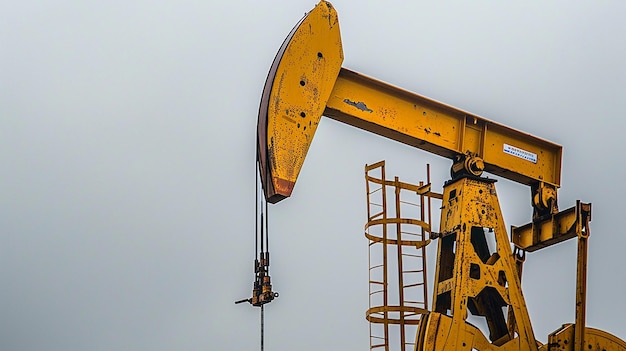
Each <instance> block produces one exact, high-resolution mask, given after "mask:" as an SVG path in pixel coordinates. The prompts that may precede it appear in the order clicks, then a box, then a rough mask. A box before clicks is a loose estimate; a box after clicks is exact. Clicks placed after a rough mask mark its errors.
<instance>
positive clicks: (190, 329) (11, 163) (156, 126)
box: [0, 0, 626, 351]
mask: <svg viewBox="0 0 626 351" xmlns="http://www.w3.org/2000/svg"><path fill="white" fill-rule="evenodd" d="M314 5H315V2H314V1H310V0H307V1H304V0H299V1H280V2H267V1H266V2H263V1H212V2H206V1H176V2H174V1H106V2H98V1H76V0H65V1H54V2H53V1H28V0H25V1H14V2H8V1H5V2H2V3H0V165H1V170H0V282H1V283H0V349H2V350H16V351H17V350H19V351H24V350H94V351H95V350H172V349H178V350H235V349H238V350H254V349H258V344H259V332H258V316H259V312H258V309H255V308H252V307H250V306H243V305H238V306H235V305H234V304H233V301H234V300H236V299H240V298H246V297H248V296H249V295H250V289H251V286H252V279H253V274H252V260H253V258H254V242H253V237H254V212H255V211H254V187H255V185H254V176H255V164H254V160H255V155H254V150H255V127H256V114H257V109H258V103H259V99H260V94H261V90H262V87H263V83H264V81H265V78H266V75H267V72H268V69H269V66H270V64H271V62H272V59H273V58H274V55H275V53H276V51H277V50H278V48H279V46H280V44H281V42H282V40H283V39H284V38H285V36H286V35H287V33H288V32H289V31H290V30H291V28H292V27H293V25H295V23H296V22H297V21H298V20H299V19H300V18H301V17H302V15H303V14H304V12H305V11H308V10H310V9H311V8H313V6H314ZM334 5H335V7H336V8H337V11H338V13H339V19H340V23H341V29H342V37H343V45H344V53H345V61H344V67H348V68H351V69H354V70H357V71H360V72H362V73H365V74H367V75H370V76H373V77H376V78H378V79H381V80H384V81H387V82H389V83H392V84H394V85H398V86H401V87H403V88H406V89H408V90H412V91H415V92H418V93H420V94H423V95H426V96H429V97H431V98H434V99H436V100H440V101H443V102H445V103H447V104H450V105H453V106H456V107H459V108H462V109H465V110H468V111H471V112H473V113H476V114H479V115H481V116H484V117H485V118H488V119H491V120H494V121H497V122H499V123H502V124H505V125H508V126H511V127H514V128H516V129H519V130H523V131H525V132H528V133H531V134H534V135H537V136H540V137H542V138H545V139H548V140H551V141H553V142H556V143H559V144H561V145H563V147H564V155H563V171H562V174H563V177H562V189H561V190H560V193H559V195H560V201H559V202H560V207H561V208H562V209H565V208H567V207H570V206H572V205H573V204H574V203H575V200H576V199H582V200H583V201H589V202H592V203H593V221H592V232H591V235H592V237H591V241H590V250H589V281H588V314H587V316H588V325H589V326H593V327H596V328H600V329H603V330H606V331H609V332H611V333H614V334H616V335H617V336H619V337H621V338H626V327H625V326H624V325H625V323H624V317H623V316H624V314H626V302H624V301H625V300H624V298H623V296H624V289H625V284H626V283H624V281H625V278H626V273H624V271H625V270H624V264H623V256H622V255H623V252H624V247H626V238H625V236H624V234H623V232H622V229H621V228H622V227H623V220H624V205H623V199H624V197H625V196H626V187H625V186H624V185H623V180H624V176H625V175H626V174H625V173H626V168H625V165H624V161H623V159H624V151H626V147H625V145H626V143H625V141H624V127H625V125H626V122H624V118H623V113H624V111H625V110H626V70H625V64H624V62H626V44H625V41H624V33H625V31H626V21H624V20H623V18H624V14H625V13H626V3H624V2H621V1H594V2H591V1H552V2H538V1H536V2H527V1H511V2H506V3H505V2H491V1H474V2H471V3H470V2H437V3H436V4H434V3H433V2H426V1H412V2H401V1H384V2H383V1H347V0H344V1H342V0H337V1H335V2H334ZM381 159H386V160H387V163H388V174H390V175H399V176H401V178H402V179H405V180H406V181H418V180H419V179H423V178H424V176H423V175H424V169H425V164H426V163H430V164H431V165H432V169H433V170H432V174H433V183H434V187H435V190H438V191H441V185H442V184H443V182H444V181H445V180H446V178H447V174H448V167H449V165H450V163H449V161H447V160H445V159H440V158H437V157H434V156H431V155H429V154H427V153H424V152H421V151H417V150H413V149H411V148H409V147H407V146H404V145H400V144H397V143H395V142H391V141H387V140H384V139H382V138H380V137H377V136H374V135H371V134H368V133H365V132H362V131H359V130H357V129H355V128H352V127H349V126H346V125H342V124H339V123H337V122H334V121H332V120H330V119H323V120H322V122H321V124H320V126H319V129H318V131H317V135H316V137H315V140H314V142H313V145H312V147H311V149H310V151H309V155H308V157H307V160H306V162H305V165H304V169H303V170H302V173H301V175H300V178H299V181H298V184H297V185H296V188H295V191H294V194H293V198H291V199H289V200H286V201H284V202H282V203H280V204H278V205H276V206H272V208H271V210H270V230H271V240H272V246H271V251H272V267H271V269H272V271H271V273H272V277H273V279H274V287H275V290H277V291H279V292H280V293H281V297H280V298H279V299H278V300H277V301H276V302H273V303H272V304H271V305H269V306H268V307H267V308H266V340H265V341H266V349H267V350H288V349H298V350H302V351H306V350H319V349H336V350H340V349H350V350H365V349H367V347H368V338H367V336H368V327H367V322H366V321H365V319H364V312H365V309H366V308H367V241H366V239H365V238H364V237H363V234H362V227H363V224H364V223H365V216H366V213H365V190H364V180H363V166H364V164H366V163H373V162H376V161H379V160H381ZM497 186H498V190H499V195H500V202H501V204H502V207H503V211H504V216H505V220H506V221H507V225H511V224H514V225H520V224H524V223H526V222H528V221H529V219H530V213H531V210H530V206H529V191H528V190H527V189H526V188H525V187H523V186H520V185H516V184H512V183H511V182H509V181H505V180H502V181H500V182H498V183H497ZM434 247H435V245H431V250H430V251H431V253H433V251H432V249H434ZM575 248H576V246H575V242H574V241H571V242H567V243H563V244H560V245H557V246H555V247H553V248H550V249H547V250H544V251H545V252H538V253H534V254H530V255H528V259H527V262H526V265H525V269H524V277H523V287H524V294H525V298H526V302H527V305H528V309H529V311H530V316H531V318H532V320H533V326H534V330H535V334H536V336H537V338H538V339H539V340H541V341H543V342H545V341H547V335H548V334H549V333H550V332H551V331H553V330H555V329H557V328H558V327H559V326H560V325H561V324H562V323H566V322H573V320H574V275H575V258H576V250H575ZM430 258H431V266H430V268H431V270H432V269H433V267H432V266H433V265H432V259H434V255H431V256H430ZM431 277H432V274H431Z"/></svg>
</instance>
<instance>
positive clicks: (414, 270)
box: [402, 269, 424, 273]
mask: <svg viewBox="0 0 626 351" xmlns="http://www.w3.org/2000/svg"><path fill="white" fill-rule="evenodd" d="M423 271H424V270H423V269H413V270H410V271H402V273H420V272H423Z"/></svg>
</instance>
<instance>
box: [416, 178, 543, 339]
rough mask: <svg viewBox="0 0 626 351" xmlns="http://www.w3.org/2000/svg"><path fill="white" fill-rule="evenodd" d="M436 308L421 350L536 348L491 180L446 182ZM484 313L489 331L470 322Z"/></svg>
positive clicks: (470, 179) (436, 277)
mask: <svg viewBox="0 0 626 351" xmlns="http://www.w3.org/2000/svg"><path fill="white" fill-rule="evenodd" d="M440 226H441V231H442V232H445V233H446V235H445V236H443V237H441V238H440V239H439V242H438V248H437V269H436V273H435V287H436V291H435V294H434V301H433V312H432V313H431V318H429V323H435V322H436V323H437V325H436V326H435V325H432V326H428V327H426V328H427V331H425V332H423V333H420V334H418V335H420V336H419V338H418V341H417V345H418V349H422V350H471V349H477V350H536V349H537V342H536V339H535V336H534V333H533V330H532V326H531V323H530V317H529V315H528V311H527V309H526V303H525V301H524V297H523V294H522V290H521V282H520V280H519V276H518V265H517V263H516V259H515V257H514V256H513V253H512V251H511V247H510V244H509V240H508V235H507V233H506V229H505V225H504V221H503V220H502V213H501V211H500V205H499V203H498V199H497V195H496V191H495V184H494V182H492V181H488V180H483V179H477V178H471V177H465V178H461V179H458V180H456V181H452V182H449V183H447V184H446V185H445V187H444V195H443V202H442V208H441V221H440ZM470 315H472V316H474V317H479V318H484V321H485V322H486V327H487V329H488V335H483V333H482V332H481V331H480V330H479V329H477V328H476V327H474V326H473V325H472V324H471V323H470V322H468V318H469V316H470Z"/></svg>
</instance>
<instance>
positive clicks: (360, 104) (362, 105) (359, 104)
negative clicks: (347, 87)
mask: <svg viewBox="0 0 626 351" xmlns="http://www.w3.org/2000/svg"><path fill="white" fill-rule="evenodd" d="M343 102H345V103H346V104H348V105H351V106H354V107H356V108H358V109H359V110H361V111H365V112H369V113H372V112H374V110H372V109H369V108H367V105H365V103H364V102H361V101H359V102H354V101H350V100H348V99H344V100H343Z"/></svg>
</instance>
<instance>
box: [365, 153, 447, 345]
mask: <svg viewBox="0 0 626 351" xmlns="http://www.w3.org/2000/svg"><path fill="white" fill-rule="evenodd" d="M427 179H430V174H429V168H428V167H427ZM365 184H366V194H367V210H368V221H367V223H366V224H365V228H364V229H365V237H366V238H367V239H368V242H369V245H368V247H369V250H368V262H369V269H368V272H369V283H368V285H369V288H370V293H369V308H368V309H367V311H366V312H365V318H366V319H367V321H368V322H369V323H370V349H371V350H374V349H379V348H381V349H384V350H397V349H400V350H408V349H411V350H412V349H413V348H414V342H413V341H414V336H415V333H416V332H417V325H418V324H419V323H420V317H421V315H422V314H424V313H427V312H428V309H427V308H428V293H427V291H428V287H427V276H426V271H427V270H426V245H428V243H429V242H430V239H427V238H428V234H429V233H430V231H431V229H430V224H429V223H430V212H431V206H430V204H431V202H430V198H431V197H432V196H437V194H435V193H433V192H432V191H431V187H430V184H428V183H426V184H424V182H420V183H419V185H414V184H409V183H405V182H401V181H400V180H399V179H398V177H395V178H394V179H393V180H391V179H386V177H385V163H384V161H381V162H377V163H375V164H373V165H366V166H365ZM438 196H439V198H441V195H440V194H439V195H438Z"/></svg>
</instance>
